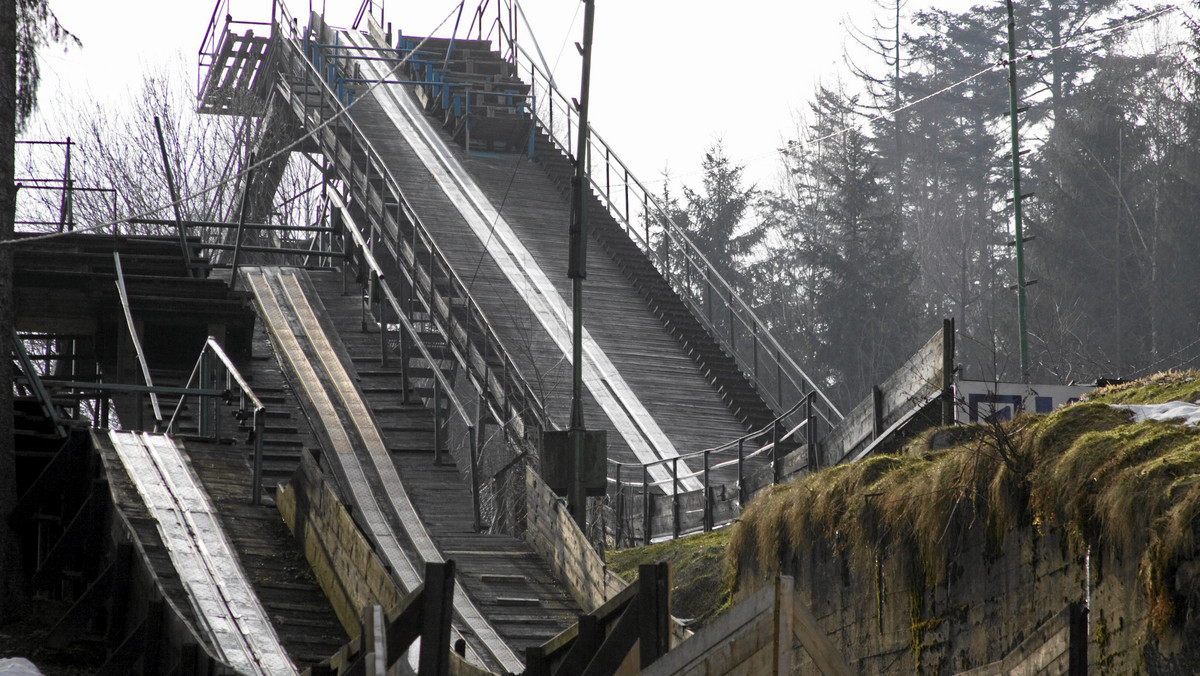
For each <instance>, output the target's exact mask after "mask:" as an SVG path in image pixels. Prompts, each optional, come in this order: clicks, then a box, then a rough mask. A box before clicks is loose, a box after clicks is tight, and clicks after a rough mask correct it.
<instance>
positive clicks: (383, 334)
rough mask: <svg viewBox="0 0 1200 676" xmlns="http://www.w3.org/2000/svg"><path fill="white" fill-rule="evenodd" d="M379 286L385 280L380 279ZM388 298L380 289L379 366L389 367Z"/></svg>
mask: <svg viewBox="0 0 1200 676" xmlns="http://www.w3.org/2000/svg"><path fill="white" fill-rule="evenodd" d="M379 284H380V285H381V286H382V284H383V278H382V277H380V278H379ZM387 306H388V304H387V296H386V295H385V294H384V293H383V289H382V288H380V289H379V365H380V366H387V363H388V358H387V353H388V344H387V336H388V324H387Z"/></svg>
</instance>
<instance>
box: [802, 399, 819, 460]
mask: <svg viewBox="0 0 1200 676" xmlns="http://www.w3.org/2000/svg"><path fill="white" fill-rule="evenodd" d="M815 399H816V393H815V392H809V393H808V394H806V395H805V396H804V436H805V444H806V445H807V446H808V468H809V469H810V470H812V471H816V470H817V469H819V468H820V465H821V463H820V457H819V455H820V452H819V451H818V449H817V431H816V430H815V429H813V428H814V426H815V425H816V418H814V417H813V401H814V400H815Z"/></svg>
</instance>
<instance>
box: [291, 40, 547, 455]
mask: <svg viewBox="0 0 1200 676" xmlns="http://www.w3.org/2000/svg"><path fill="white" fill-rule="evenodd" d="M310 30H311V27H310ZM293 39H294V40H295V39H296V38H294V37H293ZM285 42H287V44H288V45H289V46H290V47H291V48H292V50H293V53H292V57H293V58H294V60H295V61H299V62H300V63H303V64H304V68H305V70H306V73H305V74H306V75H307V76H308V77H309V79H310V80H315V81H316V82H317V83H318V85H319V87H320V89H321V91H322V93H323V95H324V96H325V97H327V98H329V99H332V100H333V101H334V102H336V103H337V106H338V107H339V108H340V107H341V101H340V98H339V97H338V96H337V94H336V93H335V92H334V90H333V89H331V88H330V84H329V83H328V82H327V81H326V79H325V77H324V76H323V75H322V73H321V72H320V70H319V66H318V64H314V63H313V62H312V61H310V60H309V58H308V55H307V54H305V53H304V51H303V50H302V49H301V46H300V45H299V44H298V42H293V41H285ZM312 44H319V43H311V44H310V46H312ZM314 56H315V54H314ZM295 57H299V58H298V59H297V58H295ZM333 58H334V60H335V63H336V61H337V58H338V57H337V56H336V54H335V56H334V57H333ZM350 58H353V57H350ZM334 76H335V77H336V73H334ZM345 128H346V129H348V131H349V132H350V133H351V135H352V137H353V138H354V139H355V141H356V142H357V143H358V144H359V146H360V147H362V148H363V149H364V150H365V153H366V155H367V159H369V160H370V162H371V164H372V166H373V171H374V173H375V174H376V175H377V176H378V177H379V178H382V179H383V180H384V184H385V185H384V187H385V189H387V190H388V191H390V192H391V193H392V195H391V196H392V197H394V198H395V202H396V209H397V213H398V214H402V215H403V216H404V218H405V219H406V220H407V221H408V222H409V223H411V224H412V226H413V231H414V238H416V236H417V235H419V236H420V240H421V244H422V246H423V247H424V248H425V250H426V252H427V253H428V254H429V256H430V262H429V264H430V265H431V266H432V265H433V264H434V263H436V264H437V266H438V268H439V272H440V273H442V274H444V275H445V276H446V277H447V279H448V281H449V282H450V287H451V289H450V291H451V293H452V294H453V296H454V297H456V298H459V299H462V300H464V301H465V305H466V309H467V310H468V312H469V314H470V316H471V320H472V322H473V323H474V324H475V328H477V329H478V330H479V331H480V332H481V333H482V334H483V336H482V337H483V340H484V343H485V347H486V350H487V353H488V354H491V355H494V356H497V357H499V358H500V360H501V366H502V371H503V375H502V376H500V377H496V376H491V378H495V379H496V380H498V381H500V382H503V383H505V384H506V385H507V386H506V387H504V390H505V392H506V393H507V392H508V391H510V386H511V388H513V389H515V390H517V391H518V392H519V393H520V396H521V398H522V399H523V400H524V401H525V404H526V405H525V406H524V408H523V409H522V410H521V411H520V412H522V413H525V414H528V415H531V416H532V417H533V423H534V427H535V428H536V429H539V430H540V429H552V428H555V427H556V426H555V425H554V423H553V422H552V421H551V420H550V418H549V416H548V414H547V413H546V411H545V408H544V406H543V405H542V403H541V400H540V398H539V397H538V396H537V395H536V394H535V393H534V392H533V389H532V388H531V387H530V386H529V384H528V382H526V381H525V379H524V378H523V377H522V376H521V375H520V372H519V370H518V369H517V367H516V361H515V360H514V359H513V358H512V356H511V355H510V354H509V352H508V351H507V349H505V347H504V345H503V344H502V343H501V341H500V339H499V337H498V335H497V334H496V332H495V330H494V329H493V328H492V326H491V324H490V322H488V320H487V318H486V317H484V315H483V312H482V310H481V309H480V308H479V305H478V304H477V303H476V302H475V300H474V298H472V297H471V294H470V292H469V291H468V286H467V285H466V284H465V283H464V282H463V280H462V279H461V278H460V277H459V276H458V274H457V273H456V272H455V271H454V269H453V268H452V267H450V265H449V262H448V260H449V259H448V258H447V257H446V255H445V254H444V253H443V252H442V251H441V248H440V247H439V246H438V245H437V243H436V242H435V240H434V239H433V237H432V236H431V235H430V232H429V229H428V227H427V226H426V225H425V224H424V223H423V222H422V221H421V219H420V217H419V216H418V215H417V213H416V211H415V210H414V209H413V208H412V207H411V206H410V202H409V200H408V199H407V197H406V196H405V194H404V191H403V190H402V189H401V188H400V183H399V181H397V180H396V178H395V177H394V176H393V175H392V173H391V171H390V169H388V167H387V165H386V164H385V163H384V162H383V160H382V155H381V154H380V153H379V152H378V151H377V150H376V149H375V147H374V145H373V144H372V143H371V141H370V139H368V138H367V137H366V136H365V135H364V134H363V133H362V132H361V130H359V128H358V127H357V125H354V124H352V123H350V122H349V121H347V122H346V124H345ZM398 224H399V223H398V221H397V225H398ZM385 243H386V244H387V245H389V248H390V249H392V248H393V247H395V246H396V244H397V240H395V239H393V240H392V241H385ZM406 244H407V243H406ZM391 253H392V254H393V256H394V257H395V259H396V262H397V263H400V264H402V265H400V269H401V271H402V272H404V273H405V275H406V277H407V279H408V281H409V282H410V283H412V284H413V286H414V288H420V286H421V285H420V279H419V276H418V275H417V274H415V272H413V271H411V270H410V269H409V268H408V267H406V265H407V264H408V262H407V261H406V260H405V257H404V256H401V255H399V252H397V251H395V250H394V249H392V251H391ZM411 265H412V266H413V268H415V267H416V265H417V250H416V248H415V246H414V248H413V249H412V263H411ZM429 284H430V287H432V278H431V279H430V280H429ZM420 300H421V301H422V302H423V303H425V302H426V300H425V299H423V298H422V299H420ZM426 309H427V310H428V311H429V314H430V316H431V317H432V316H435V314H436V313H435V308H434V307H432V306H427V308H426ZM444 335H445V336H446V338H447V339H448V340H451V341H453V340H454V338H455V337H454V334H453V331H448V330H447V331H444ZM466 362H467V363H465V364H464V366H465V367H467V368H468V369H471V367H472V364H471V363H470V362H469V360H466ZM484 368H485V370H486V364H485V365H484ZM483 376H484V378H483V382H487V381H488V380H490V379H491V378H489V377H488V375H487V374H486V373H485V374H483ZM485 391H487V388H485ZM506 398H507V397H506ZM501 403H504V404H507V402H501ZM495 414H496V415H495V418H496V419H497V420H498V421H502V420H504V419H505V418H507V416H506V415H503V412H502V411H495ZM521 431H522V433H523V432H524V430H521Z"/></svg>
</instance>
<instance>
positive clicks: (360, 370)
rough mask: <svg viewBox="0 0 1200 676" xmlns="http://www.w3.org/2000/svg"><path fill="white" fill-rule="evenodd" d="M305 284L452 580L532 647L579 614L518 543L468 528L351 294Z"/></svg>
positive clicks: (328, 278) (424, 417)
mask: <svg viewBox="0 0 1200 676" xmlns="http://www.w3.org/2000/svg"><path fill="white" fill-rule="evenodd" d="M309 277H310V280H311V285H312V286H311V288H312V289H313V291H314V292H315V293H316V294H317V296H318V297H319V298H320V302H321V304H322V306H323V307H324V309H325V320H326V324H325V325H326V327H327V329H328V330H331V331H336V337H337V342H338V343H339V348H338V349H339V351H340V352H341V353H342V354H343V356H344V358H345V359H348V360H349V365H348V370H349V371H350V372H351V374H352V377H354V378H355V380H356V382H357V383H358V385H359V387H360V388H361V389H362V391H363V396H364V398H365V400H366V402H367V404H368V405H369V406H370V408H371V411H372V415H373V417H374V418H375V420H376V421H377V422H378V424H379V425H380V428H381V430H382V434H383V438H384V441H385V443H386V444H387V448H388V450H389V452H390V453H391V456H392V459H393V461H394V463H395V465H396V468H397V470H398V472H399V473H400V477H401V479H402V480H403V482H404V485H405V487H406V489H407V490H408V492H409V497H410V498H411V499H412V501H413V504H414V506H415V508H416V510H417V512H418V513H419V514H420V517H421V521H422V523H423V524H424V525H425V527H426V528H427V529H428V530H429V533H430V535H431V536H432V537H433V539H434V541H435V542H436V543H437V546H438V548H439V550H440V552H441V554H442V556H443V557H445V558H448V559H449V558H452V559H454V560H455V562H456V563H457V564H458V574H457V579H458V581H459V583H460V584H461V585H462V586H463V587H464V588H465V589H466V590H467V591H468V593H469V594H470V595H471V597H472V598H474V599H475V600H476V602H477V603H478V604H479V609H480V611H481V612H482V613H483V614H484V615H485V617H487V618H488V620H489V621H490V622H491V623H492V624H493V626H495V627H496V630H497V631H498V632H499V633H500V634H501V636H502V637H504V639H505V640H506V641H508V642H509V644H510V645H512V646H514V648H517V649H523V648H524V647H526V646H531V645H538V644H540V643H541V642H544V641H545V640H546V639H547V638H549V637H550V636H553V635H554V634H555V633H557V632H558V631H560V630H561V629H562V628H563V627H565V626H566V625H568V624H570V623H571V622H572V621H573V620H574V617H575V615H576V614H577V613H578V611H579V607H578V605H577V604H575V603H574V602H573V601H572V600H571V598H570V596H569V595H568V594H567V592H566V590H565V589H564V588H563V587H562V585H560V584H558V583H557V582H555V577H554V575H553V574H552V573H551V572H550V570H549V569H548V568H547V567H546V565H545V564H544V563H543V562H542V561H541V560H540V559H539V558H538V556H537V555H536V554H535V553H534V552H533V551H532V550H531V549H530V548H529V547H528V546H527V545H525V544H524V543H522V542H521V541H519V540H516V539H514V538H512V537H509V536H506V535H488V534H483V533H475V532H474V531H473V528H472V523H473V518H472V512H471V492H470V487H469V485H468V484H467V483H466V482H465V481H464V480H463V475H462V472H461V471H460V470H459V468H458V467H456V466H455V465H454V464H453V460H452V458H451V456H450V454H449V453H443V455H442V458H443V463H444V464H442V465H435V464H434V457H433V414H432V411H431V410H430V409H428V408H427V407H425V406H424V405H423V404H422V403H421V400H420V398H419V397H417V396H415V394H414V395H412V396H411V397H410V400H411V403H408V404H404V403H402V402H403V392H402V391H401V390H400V382H399V381H400V378H399V372H400V371H399V363H398V360H396V359H393V360H391V361H390V362H389V366H387V367H383V366H381V364H380V359H379V340H380V337H379V334H378V333H377V332H365V331H363V330H362V322H361V316H362V309H361V308H362V306H361V299H360V297H359V296H358V295H357V294H353V293H352V294H350V295H343V294H342V292H341V281H340V279H339V278H338V277H337V275H336V274H334V273H321V274H312V275H310V276H309Z"/></svg>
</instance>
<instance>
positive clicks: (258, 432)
mask: <svg viewBox="0 0 1200 676" xmlns="http://www.w3.org/2000/svg"><path fill="white" fill-rule="evenodd" d="M266 417H267V412H266V411H265V410H264V409H261V408H256V409H254V484H253V485H252V486H251V487H250V504H252V505H260V504H262V464H263V434H264V433H265V432H266V427H267V422H266Z"/></svg>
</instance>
